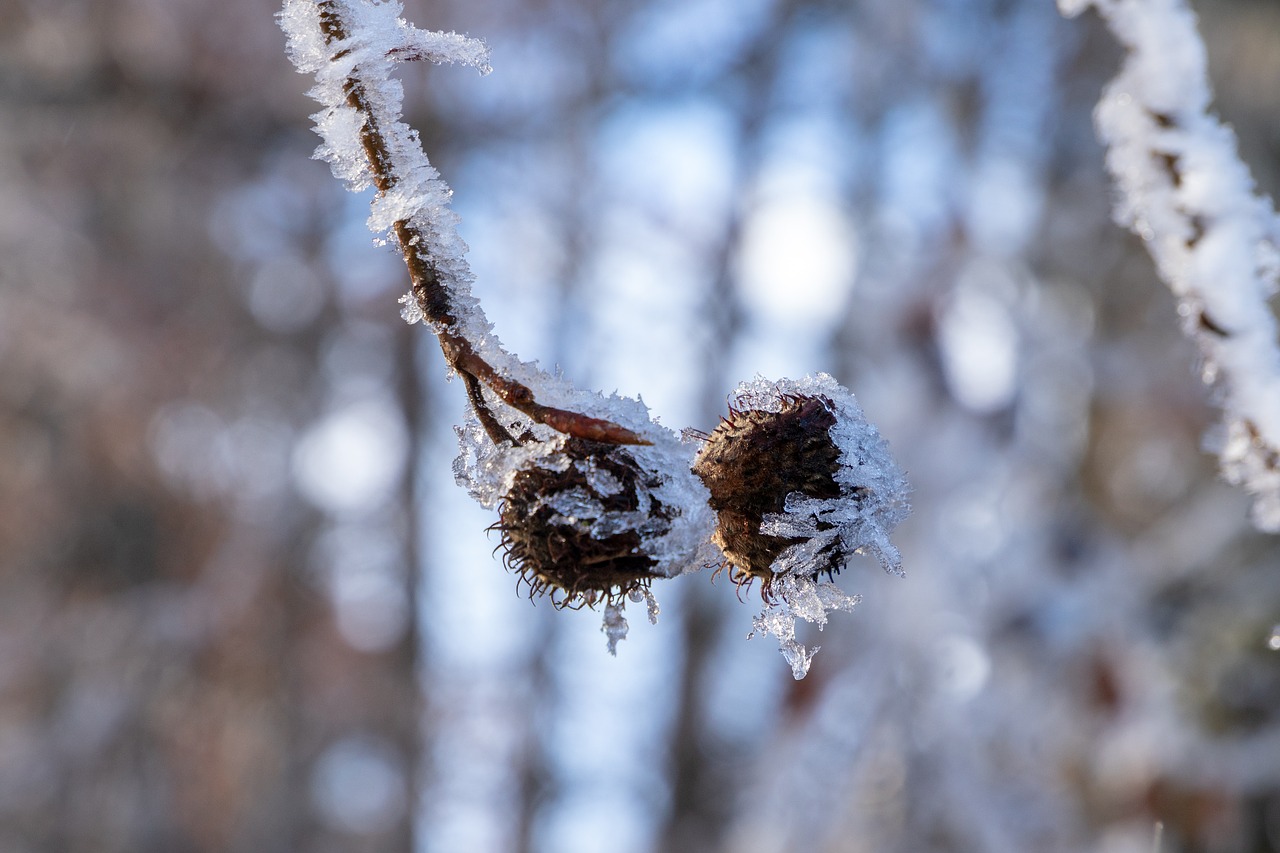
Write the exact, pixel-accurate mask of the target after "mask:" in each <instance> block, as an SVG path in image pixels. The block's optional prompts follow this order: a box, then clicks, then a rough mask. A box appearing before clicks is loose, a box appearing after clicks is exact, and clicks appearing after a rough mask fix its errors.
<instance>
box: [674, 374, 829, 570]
mask: <svg viewBox="0 0 1280 853" xmlns="http://www.w3.org/2000/svg"><path fill="white" fill-rule="evenodd" d="M780 403H781V407H780V410H779V411H776V412H773V411H767V410H764V409H748V410H746V411H739V410H734V409H730V411H729V416H728V417H727V418H724V419H723V420H721V422H720V425H719V426H717V427H716V428H715V430H714V431H713V432H712V433H711V435H710V436H709V437H708V439H707V445H706V447H705V448H704V449H703V451H702V452H701V453H700V454H698V458H697V459H696V460H695V462H694V465H693V472H694V473H695V474H697V475H698V476H699V477H700V478H701V479H702V482H703V484H704V485H706V487H707V490H708V491H710V492H711V500H710V504H711V508H712V509H713V510H715V511H716V515H717V519H718V524H717V527H716V532H715V536H714V537H713V538H714V541H715V543H716V544H717V545H719V546H720V550H721V551H723V552H724V555H725V558H726V559H727V560H728V562H729V566H730V571H731V577H732V578H733V580H734V582H735V583H737V584H738V585H739V586H742V585H744V584H750V582H751V580H752V579H753V578H759V579H761V581H762V582H763V586H764V589H765V592H766V594H767V593H768V589H769V586H770V585H771V581H772V579H773V570H772V568H771V567H772V565H773V562H774V561H775V560H776V559H777V558H778V556H779V555H780V554H781V553H782V552H783V550H784V549H786V548H787V547H789V546H791V545H796V544H799V543H800V542H801V541H802V540H801V539H800V538H797V537H786V536H770V535H768V534H764V533H761V532H760V525H761V523H762V522H763V521H764V518H765V516H766V515H769V514H776V513H782V512H783V511H784V510H785V508H786V500H787V496H788V495H791V494H795V493H798V494H801V495H804V496H805V497H810V498H819V499H823V498H837V497H839V496H840V485H839V483H837V482H836V472H837V471H838V470H839V467H840V450H839V448H838V447H836V444H835V442H834V441H833V440H832V438H831V427H833V426H834V425H835V423H836V417H835V415H834V414H833V413H832V404H831V401H830V400H828V399H826V398H825V397H801V396H790V395H788V396H785V397H783V398H781V400H780ZM831 526H832V525H824V529H826V528H830V527H831ZM845 556H846V555H845V554H844V553H842V551H841V549H840V548H839V540H838V539H837V540H835V542H833V543H830V544H829V547H827V548H825V549H824V550H823V551H822V552H821V553H820V554H819V555H817V559H816V561H815V563H814V570H813V572H812V574H813V576H814V577H816V576H817V575H818V574H819V573H825V574H827V575H828V576H830V575H833V574H835V573H836V572H838V571H840V568H841V567H842V566H843V565H844V559H845Z"/></svg>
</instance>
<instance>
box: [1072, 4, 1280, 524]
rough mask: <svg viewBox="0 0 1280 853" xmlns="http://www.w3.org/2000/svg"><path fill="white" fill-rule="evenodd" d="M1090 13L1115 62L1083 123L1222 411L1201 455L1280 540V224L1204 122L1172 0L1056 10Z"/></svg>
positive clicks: (1190, 24)
mask: <svg viewBox="0 0 1280 853" xmlns="http://www.w3.org/2000/svg"><path fill="white" fill-rule="evenodd" d="M1090 5H1092V6H1094V7H1096V8H1097V9H1098V11H1099V12H1100V13H1101V14H1102V17H1103V18H1104V19H1105V20H1106V22H1107V25H1108V26H1109V27H1110V29H1111V31H1112V33H1113V34H1114V35H1115V36H1116V38H1117V39H1118V40H1119V41H1120V42H1121V43H1122V44H1123V45H1124V46H1125V47H1126V48H1127V50H1128V55H1127V57H1126V58H1125V61H1124V65H1123V67H1122V68H1121V70H1120V73H1119V74H1118V75H1117V76H1116V78H1115V79H1114V80H1113V81H1112V82H1111V83H1110V84H1109V85H1108V86H1107V89H1106V91H1105V93H1104V95H1103V98H1102V100H1101V102H1100V103H1099V104H1098V108H1097V111H1096V113H1095V122H1096V124H1097V129H1098V134H1099V136H1100V137H1101V139H1102V141H1103V142H1104V143H1105V144H1106V146H1107V168H1108V170H1109V171H1110V172H1111V175H1112V178H1113V179H1114V180H1115V183H1116V185H1117V187H1118V188H1119V189H1120V198H1119V201H1118V202H1117V206H1116V211H1115V213H1116V218H1117V220H1118V221H1119V222H1120V223H1121V224H1123V225H1126V226H1128V227H1129V228H1130V229H1131V230H1132V231H1133V232H1134V233H1135V234H1137V235H1138V236H1140V237H1141V238H1142V240H1143V242H1144V243H1145V244H1146V247H1147V250H1148V251H1149V252H1150V254H1151V256H1152V258H1153V259H1154V260H1155V263H1156V267H1157V269H1158V271H1159V273H1160V277H1161V278H1162V279H1163V280H1164V282H1165V283H1166V284H1167V285H1168V286H1169V288H1170V290H1172V291H1173V293H1174V295H1175V296H1176V297H1177V299H1178V313H1179V314H1180V316H1181V318H1182V325H1183V330H1184V332H1185V333H1186V334H1187V336H1188V337H1190V338H1191V339H1193V340H1194V341H1195V342H1196V345H1197V346H1198V347H1199V350H1200V352H1201V356H1202V358H1203V365H1204V366H1203V371H1202V375H1203V377H1204V380H1205V381H1206V382H1207V383H1210V384H1212V385H1214V386H1215V388H1216V390H1217V395H1216V396H1217V402H1218V403H1219V405H1220V406H1221V407H1222V409H1223V423H1222V425H1221V427H1220V428H1219V429H1220V432H1219V433H1218V435H1217V436H1216V437H1215V439H1214V440H1213V441H1211V442H1210V443H1211V444H1212V445H1214V449H1215V450H1216V451H1217V452H1218V454H1219V457H1220V460H1221V466H1222V472H1223V474H1224V476H1225V477H1226V479H1227V480H1229V481H1230V482H1232V483H1235V484H1238V485H1240V486H1242V487H1243V488H1244V489H1245V490H1246V491H1248V492H1249V493H1250V494H1252V495H1253V497H1254V505H1253V521H1254V524H1256V525H1257V526H1258V527H1259V528H1260V529H1262V530H1267V531H1280V345H1278V342H1277V330H1276V318H1275V315H1274V314H1273V313H1272V311H1271V309H1270V307H1269V305H1268V300H1269V299H1270V298H1271V297H1272V296H1273V295H1274V294H1275V292H1276V284H1277V278H1278V277H1280V219H1277V216H1276V212H1275V210H1274V208H1273V206H1272V203H1271V200H1270V199H1267V198H1263V197H1260V196H1259V195H1258V194H1257V193H1256V192H1255V189H1254V182H1253V179H1252V177H1251V176H1250V174H1249V170H1248V168H1247V167H1246V166H1245V165H1244V164H1243V163H1242V162H1241V160H1240V157H1239V154H1238V153H1237V150H1236V140H1235V135H1234V134H1233V133H1232V131H1231V130H1230V128H1228V127H1226V126H1225V125H1223V124H1222V122H1221V121H1219V120H1218V119H1217V118H1216V117H1215V116H1213V115H1212V114H1211V113H1209V111H1208V110H1209V104H1210V101H1211V100H1212V91H1211V88H1210V84H1209V80H1208V75H1207V73H1206V63H1205V49H1204V43H1203V42H1202V40H1201V38H1200V35H1199V33H1198V31H1197V28H1196V19H1195V15H1194V14H1193V13H1192V11H1191V9H1190V8H1188V6H1187V4H1186V2H1185V0H1059V8H1060V9H1061V10H1062V12H1063V14H1066V15H1074V14H1077V13H1079V12H1080V11H1082V10H1084V9H1085V8H1087V7H1088V6H1090Z"/></svg>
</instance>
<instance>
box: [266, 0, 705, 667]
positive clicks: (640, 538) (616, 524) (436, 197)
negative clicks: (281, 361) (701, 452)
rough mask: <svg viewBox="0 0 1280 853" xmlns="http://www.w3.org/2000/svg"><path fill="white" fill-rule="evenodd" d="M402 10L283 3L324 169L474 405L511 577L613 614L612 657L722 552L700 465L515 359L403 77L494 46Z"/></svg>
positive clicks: (474, 473) (626, 404)
mask: <svg viewBox="0 0 1280 853" xmlns="http://www.w3.org/2000/svg"><path fill="white" fill-rule="evenodd" d="M401 11H402V7H401V5H400V3H399V2H398V1H397V0H387V2H383V0H285V4H284V8H283V10H282V12H281V13H280V22H281V26H282V27H283V28H284V30H285V32H286V34H287V35H288V53H289V57H290V59H291V60H292V61H293V63H294V65H295V66H297V68H298V70H299V71H300V72H302V73H306V74H311V75H314V77H315V80H316V85H315V86H314V88H312V89H311V91H310V93H309V94H310V96H311V97H312V98H314V99H315V100H317V101H319V102H320V104H321V106H322V109H321V111H320V112H318V113H316V114H315V115H314V116H313V118H314V119H315V122H316V132H317V133H318V134H319V135H320V136H321V138H322V139H323V143H322V144H321V145H320V147H319V148H318V149H317V152H316V156H317V157H319V158H320V159H323V160H326V161H327V162H328V163H329V165H330V167H331V168H332V169H333V173H334V175H335V176H336V177H338V178H339V179H340V180H342V181H344V182H345V183H346V184H347V186H348V188H349V189H351V190H353V191H362V190H365V189H368V188H369V187H373V188H375V189H376V193H375V195H374V198H373V202H372V205H371V213H370V216H369V227H370V229H371V230H372V231H373V232H374V233H375V234H377V235H379V237H380V239H382V240H384V241H386V242H390V243H392V244H394V245H395V246H396V247H397V248H398V249H399V250H400V252H401V254H402V255H403V256H404V260H405V264H406V266H407V267H408V272H409V277H410V280H411V282H412V290H411V292H410V293H408V294H406V295H405V296H404V297H403V298H402V299H401V300H400V301H401V302H402V303H403V304H404V306H405V307H404V309H403V310H402V312H401V314H402V315H403V316H404V318H405V319H406V320H407V321H408V322H410V323H416V322H419V321H421V322H424V323H425V324H426V325H428V326H429V327H430V328H431V329H432V330H433V331H434V332H435V334H436V336H437V338H438V339H439V341H440V347H441V349H442V351H443V352H444V356H445V359H446V361H447V362H448V364H449V367H450V368H451V370H452V371H453V372H455V373H456V374H457V375H459V376H460V377H461V378H462V380H463V384H464V386H465V388H466V392H467V399H468V401H469V403H470V410H469V413H468V418H467V423H466V425H465V426H464V427H461V428H459V429H458V435H459V439H460V444H461V454H460V456H459V458H458V460H457V461H456V463H455V466H454V470H455V475H456V477H457V480H458V482H459V483H460V484H461V485H463V486H465V487H466V488H467V490H468V492H469V493H470V494H471V495H472V496H473V497H474V498H475V499H476V500H478V501H479V502H480V503H482V504H483V505H485V506H486V507H490V508H493V507H497V508H498V510H499V521H498V522H497V523H496V524H495V525H494V528H493V529H495V530H497V531H498V532H499V533H500V534H501V536H502V546H501V547H502V548H503V551H504V559H505V561H506V563H507V565H508V566H509V567H510V568H511V569H512V570H513V571H514V572H516V573H517V574H518V575H519V576H520V580H521V582H523V583H526V584H527V586H528V589H529V592H530V594H531V595H541V594H548V595H550V596H551V598H552V601H553V602H554V603H555V604H557V605H558V606H568V607H580V606H589V607H590V606H594V605H595V604H597V603H603V604H604V605H605V631H606V633H607V634H608V637H609V648H610V651H613V650H614V647H615V646H616V643H617V641H618V640H619V639H621V637H622V636H624V635H625V633H626V624H627V623H626V619H625V618H623V616H622V609H623V607H624V606H625V604H626V602H627V601H644V602H647V609H648V612H649V616H650V618H651V619H654V618H656V617H657V612H658V608H657V604H656V602H655V601H654V600H653V597H652V595H651V594H650V593H649V585H650V583H651V582H652V581H653V579H655V578H663V577H670V576H673V575H676V574H680V573H681V572H683V571H685V570H686V569H689V568H690V567H696V566H698V565H700V564H701V563H702V562H703V561H702V560H701V559H700V557H699V555H700V554H701V553H702V548H704V547H705V542H706V540H707V538H708V536H709V528H710V518H709V511H708V510H707V509H706V506H705V504H706V490H705V489H704V488H703V487H702V485H701V484H700V483H699V482H698V481H697V479H696V478H695V477H694V476H693V474H692V472H691V471H690V470H689V461H690V458H691V457H692V455H693V449H692V448H691V447H690V446H688V445H687V444H685V443H683V442H682V441H681V440H680V438H679V437H678V436H677V435H676V434H675V433H674V432H672V431H671V430H668V429H665V428H663V427H661V426H659V425H658V424H657V423H655V422H654V421H652V420H651V419H650V417H649V412H648V409H647V408H646V407H645V406H644V404H643V403H642V402H640V401H639V400H630V399H624V398H620V397H617V396H616V395H614V396H608V397H606V396H605V395H602V394H598V393H595V392H591V391H584V390H581V389H578V388H575V387H574V386H573V385H571V384H570V383H569V382H567V381H565V380H564V379H563V378H561V377H559V376H552V375H550V374H548V373H546V372H545V371H542V370H540V369H538V367H537V366H536V365H535V364H531V363H525V362H522V361H520V360H519V359H518V358H516V357H515V356H514V355H513V354H511V353H509V352H508V351H507V350H506V349H504V348H503V346H502V344H501V342H499V341H498V339H497V337H496V336H495V335H494V334H493V331H492V328H491V326H490V324H489V322H488V320H487V319H486V318H485V316H484V313H483V311H482V310H481V308H480V305H479V303H478V301H477V300H476V299H475V297H473V296H472V294H471V284H472V282H473V280H474V277H473V275H472V273H471V269H470V267H469V265H468V264H467V261H466V257H465V253H466V248H467V247H466V245H465V244H464V243H463V242H462V240H461V238H460V237H459V236H458V233H457V227H456V226H457V216H456V214H454V213H453V211H451V210H450V209H449V200H450V197H451V195H452V191H451V190H450V189H449V187H448V186H447V185H446V184H445V183H444V181H443V180H441V178H440V176H439V174H438V173H437V172H436V170H435V169H434V168H433V167H432V166H431V164H430V163H429V162H428V160H427V157H426V154H425V153H424V152H423V150H422V147H421V145H420V142H419V139H418V134H417V133H416V132H415V131H414V130H413V129H412V128H410V127H409V126H408V125H406V124H405V123H404V122H403V121H402V120H401V105H402V103H403V99H404V91H403V87H402V86H401V84H400V82H399V81H398V80H396V79H394V78H392V77H391V71H392V70H393V68H394V67H395V64H396V63H397V62H400V61H411V60H419V59H426V60H430V61H432V62H437V63H440V62H445V63H456V64H462V65H469V66H471V67H474V68H477V69H479V70H480V71H481V72H482V73H487V72H488V71H489V54H488V49H487V48H486V47H485V46H484V44H483V43H482V42H479V41H476V40H474V39H470V38H466V37H465V36H460V35H458V34H456V33H437V32H425V31H421V30H418V29H416V28H414V27H413V26H411V25H410V24H408V23H406V22H405V21H404V20H403V19H402V18H400V13H401Z"/></svg>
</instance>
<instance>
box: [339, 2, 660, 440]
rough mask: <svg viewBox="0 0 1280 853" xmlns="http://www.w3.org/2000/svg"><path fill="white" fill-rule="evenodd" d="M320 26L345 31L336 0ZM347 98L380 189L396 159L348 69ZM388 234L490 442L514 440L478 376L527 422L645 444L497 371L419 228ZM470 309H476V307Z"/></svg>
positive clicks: (342, 34)
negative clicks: (471, 333)
mask: <svg viewBox="0 0 1280 853" xmlns="http://www.w3.org/2000/svg"><path fill="white" fill-rule="evenodd" d="M318 7H319V10H320V29H321V31H322V32H323V33H324V37H325V43H326V44H327V45H334V44H337V43H340V42H343V41H346V40H347V38H348V37H349V36H350V35H351V29H350V27H349V26H348V24H347V23H346V21H344V20H343V18H342V11H341V9H340V7H339V3H338V2H337V0H321V2H320V3H319V4H318ZM349 52H350V51H349V49H347V50H340V51H338V52H337V53H336V54H334V56H333V57H332V58H333V59H334V60H337V59H341V58H342V57H344V56H346V55H347V54H348V53H349ZM343 91H344V93H345V94H346V100H347V105H348V106H350V107H351V108H352V109H354V110H356V112H358V113H359V114H360V116H361V117H362V119H363V126H362V127H361V129H360V141H361V144H362V146H363V148H364V153H365V156H366V157H367V158H368V161H369V167H370V169H371V171H372V175H373V184H374V186H375V187H376V188H377V190H378V192H379V193H380V194H382V195H386V194H387V193H390V192H391V191H392V190H393V189H394V188H395V187H396V184H397V182H398V177H397V173H396V164H395V162H394V158H393V157H392V155H391V150H390V147H389V146H388V144H387V141H386V137H385V136H384V133H383V129H382V128H381V126H380V125H379V122H378V116H377V114H376V111H375V110H374V109H373V107H372V104H371V101H370V98H369V93H368V90H367V89H366V86H365V84H364V83H363V82H362V81H361V79H360V78H359V76H358V74H357V72H356V71H355V70H353V71H352V73H351V76H349V77H348V78H347V80H346V82H345V83H344V85H343ZM391 232H392V234H393V235H394V236H395V239H396V242H397V243H398V244H399V248H400V252H401V254H402V255H403V256H404V260H405V265H406V266H407V267H408V269H409V277H410V279H411V281H412V287H413V296H414V299H415V300H416V302H417V304H418V307H419V309H420V310H421V311H422V315H423V317H424V318H425V319H426V320H427V321H428V322H429V323H430V324H431V326H432V328H433V329H434V330H435V333H436V336H437V337H438V338H439V340H440V349H441V350H442V351H443V353H444V357H445V360H446V361H447V362H448V363H449V366H450V367H451V368H453V370H455V371H457V373H458V374H460V375H461V376H462V377H463V381H464V382H465V383H466V385H467V397H468V399H469V400H470V402H471V404H472V406H473V407H474V408H475V410H476V416H477V417H478V418H479V420H480V423H481V425H482V426H483V427H484V430H485V432H486V433H487V434H488V436H489V438H490V439H491V440H492V441H493V442H494V443H495V444H501V443H503V442H511V443H518V440H517V439H516V438H515V437H513V436H512V435H511V433H510V432H509V431H508V430H507V429H506V428H505V427H503V426H502V425H501V424H500V423H499V422H498V419H497V418H496V417H495V415H494V414H493V412H492V411H490V409H489V407H488V405H487V403H486V401H485V400H484V396H483V394H482V393H481V391H480V388H479V387H478V386H479V385H481V384H483V385H484V386H485V387H487V388H488V389H489V390H490V391H492V392H493V393H494V394H495V395H496V396H497V397H498V398H499V399H500V400H501V401H502V402H503V403H505V404H507V405H508V406H510V407H511V408H513V409H516V410H517V411H519V412H522V413H524V414H525V415H527V416H528V417H529V418H531V419H532V420H533V421H534V422H536V423H540V424H544V425H546V426H548V427H550V428H552V429H553V430H556V431H557V432H562V433H565V434H567V435H570V436H573V437H575V438H583V439H588V440H590V441H599V442H603V443H607V444H649V441H647V440H646V439H644V438H641V437H640V436H639V435H637V434H636V433H635V432H632V431H631V430H629V429H627V428H626V427H623V426H621V425H619V424H616V423H613V422H612V421H608V420H604V419H601V418H593V417H589V416H587V415H584V414H582V413H581V412H573V411H568V410H566V409H557V408H553V407H551V406H544V405H542V404H540V403H538V402H537V400H536V399H535V398H534V394H533V391H532V390H530V389H529V387H528V386H526V385H524V384H523V383H521V382H519V381H518V380H516V379H513V378H511V377H509V376H504V375H502V374H501V373H500V372H499V371H498V370H497V369H496V368H494V367H493V365H491V364H490V363H489V362H488V361H486V360H485V358H484V357H483V356H481V355H480V353H478V352H477V351H476V349H475V347H474V346H473V345H472V343H471V341H470V340H469V339H468V338H467V337H466V335H465V334H464V333H463V331H462V328H461V324H460V323H459V320H458V316H457V313H456V311H455V308H454V305H453V299H452V296H451V294H450V292H449V289H448V288H447V287H445V286H444V284H443V283H442V281H441V275H440V273H439V271H438V270H437V268H436V264H435V262H434V260H433V258H432V256H431V254H430V252H429V251H428V250H427V248H426V247H427V246H428V245H429V243H428V242H427V239H426V238H427V235H426V234H424V233H422V230H421V229H420V228H419V227H418V226H417V225H415V224H414V223H413V222H412V221H410V220H408V219H400V220H397V221H396V222H395V223H394V224H393V226H392V228H391ZM477 310H478V309H477Z"/></svg>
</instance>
